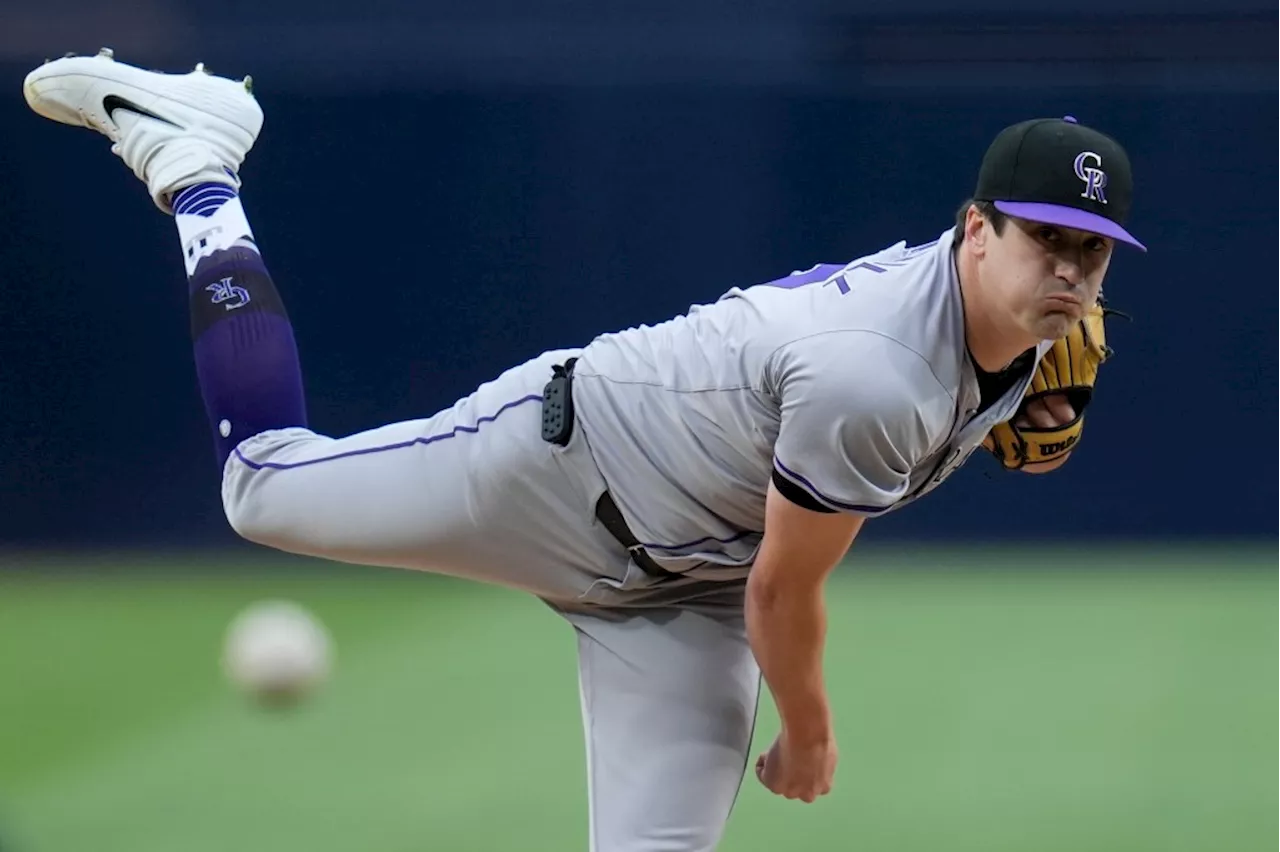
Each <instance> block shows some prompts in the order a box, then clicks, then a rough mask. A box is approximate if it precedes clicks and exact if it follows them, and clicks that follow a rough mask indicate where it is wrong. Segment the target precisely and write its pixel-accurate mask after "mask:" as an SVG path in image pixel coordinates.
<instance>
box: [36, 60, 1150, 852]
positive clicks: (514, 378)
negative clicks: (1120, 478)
mask: <svg viewBox="0 0 1280 852" xmlns="http://www.w3.org/2000/svg"><path fill="white" fill-rule="evenodd" d="M24 93H25V95H26V99H27V102H28V103H29V104H30V106H31V108H32V109H33V110H35V111H36V112H37V113H39V114H40V115H42V116H45V117H47V118H50V119H53V120H54V121H59V122H62V123H64V124H71V125H78V126H84V127H88V128H91V129H93V130H96V131H98V132H99V133H101V134H103V135H105V136H106V137H108V138H109V139H110V140H111V141H112V142H113V143H114V145H113V148H112V150H113V151H114V153H116V154H117V155H118V156H119V157H120V158H121V159H122V160H123V161H124V162H125V164H126V165H128V166H129V167H130V168H131V169H132V170H133V171H134V173H135V174H136V175H137V176H138V177H139V178H140V179H141V180H142V181H143V182H145V183H146V185H147V189H148V191H149V193H150V195H151V198H152V199H153V201H154V203H155V205H156V206H157V207H158V208H159V209H160V210H161V211H163V212H164V213H166V214H168V215H171V216H172V217H173V219H174V222H175V223H176V226H177V232H178V238H179V241H180V248H181V252H182V259H183V262H184V264H185V268H186V276H187V282H188V293H189V304H190V323H191V330H192V338H193V343H194V347H195V363H196V374H197V378H198V380H199V384H200V389H201V392H202V395H203V398H204V404H205V408H206V410H207V412H208V417H209V423H210V427H211V429H212V433H213V440H214V443H215V447H216V451H217V458H218V461H219V463H220V466H221V471H222V499H223V503H224V506H225V509H226V515H227V519H228V521H229V522H230V524H231V526H232V527H233V528H234V529H235V530H236V532H237V533H239V534H240V535H242V536H244V537H245V538H247V539H249V540H251V541H254V542H258V543H261V544H263V545H266V546H268V547H273V548H278V549H280V550H284V551H289V552H291V553H299V554H309V555H313V556H318V557H323V558H325V559H331V560H338V561H342V562H349V563H359V564H366V565H378V566H395V567H400V568H407V569H414V570H422V571H431V572H436V573H440V574H449V575H454V576H458V577H466V578H470V579H473V580H478V581H482V582H487V583H494V584H498V585H501V586H505V587H509V588H516V589H523V590H525V591H527V592H528V593H530V594H532V595H535V596H537V597H538V598H540V599H542V600H544V601H546V602H547V603H548V604H549V605H550V607H551V608H552V609H553V610H555V611H556V612H558V613H560V614H561V615H562V616H563V617H564V618H565V619H567V620H568V621H569V622H570V623H571V624H572V625H573V627H574V628H575V629H576V631H577V636H578V652H579V661H578V664H579V673H580V685H581V699H582V713H583V721H584V726H585V731H586V737H587V760H588V766H587V778H588V789H589V792H590V811H589V812H590V826H589V838H590V848H591V849H592V850H594V852H643V850H659V849H661V850H684V851H685V852H694V850H709V849H712V848H714V847H715V846H716V844H717V842H718V840H719V838H720V836H721V834H722V831H723V829H724V825H725V821H726V820H727V819H728V817H729V813H730V810H731V809H732V807H733V803H734V800H735V798H736V796H737V792H738V789H739V786H740V784H741V781H742V778H743V776H744V774H745V770H746V768H747V766H748V765H749V763H750V762H749V753H748V752H749V748H750V744H751V736H752V727H753V724H754V719H755V711H756V704H757V694H758V691H759V686H760V684H761V682H762V679H763V683H764V684H765V685H766V686H767V688H768V690H769V692H770V694H771V697H772V699H773V701H774V702H775V704H776V706H777V709H778V712H779V714H780V717H781V721H782V727H781V733H780V735H779V736H778V738H777V739H776V741H775V742H774V743H773V745H772V746H771V747H770V748H769V749H768V750H767V751H766V752H765V753H764V754H763V755H760V756H759V757H758V759H757V760H756V761H755V762H754V771H755V775H756V777H757V779H758V780H759V781H760V783H762V784H763V785H764V786H765V787H767V788H768V789H769V790H771V791H773V792H775V793H777V794H779V795H782V796H785V797H787V798H791V799H798V800H802V801H805V802H812V801H813V800H814V799H816V798H817V797H819V796H822V795H824V794H826V793H827V792H828V791H829V790H830V789H831V785H832V779H833V777H834V774H835V770H836V761H837V748H836V741H835V737H834V734H833V727H832V722H831V708H830V706H829V704H828V700H827V693H826V688H825V680H824V678H825V676H824V672H823V669H822V654H823V643H824V629H825V620H824V619H825V615H824V612H825V611H824V603H823V590H824V584H825V580H826V578H827V577H828V576H829V575H830V573H831V572H832V571H833V569H834V568H835V567H836V565H837V564H838V563H839V562H840V561H841V560H842V558H843V557H844V555H845V553H846V551H847V550H848V549H849V547H850V545H851V544H852V542H853V540H854V538H855V537H856V536H857V534H858V531H859V530H860V529H861V528H862V526H863V524H864V523H865V522H866V520H867V519H868V518H875V517H877V516H879V515H883V514H885V513H886V512H890V511H893V510H895V509H899V508H901V507H903V506H906V505H907V504H909V503H911V502H913V501H915V500H918V499H920V498H921V497H923V496H925V495H926V494H928V493H929V492H931V491H932V490H933V489H935V488H937V487H938V486H939V485H940V484H941V483H942V482H943V481H944V480H945V479H946V478H947V477H948V476H949V475H950V474H951V473H952V472H953V471H955V470H956V469H957V468H958V467H960V466H961V465H962V464H964V462H965V461H966V460H967V459H968V458H969V457H970V455H971V454H972V453H973V452H974V451H975V450H977V449H978V448H979V447H983V446H985V447H986V449H987V450H989V451H990V452H992V453H993V454H994V455H995V456H996V457H997V458H998V459H999V461H1000V463H1001V464H1003V466H1004V467H1006V468H1009V469H1018V470H1023V471H1029V472H1042V471H1046V470H1051V469H1053V468H1054V467H1057V466H1058V465H1060V464H1062V463H1063V462H1064V461H1065V460H1066V459H1067V457H1068V456H1069V455H1070V454H1071V453H1072V452H1073V451H1074V450H1075V448H1076V446H1077V445H1078V441H1079V439H1080V436H1081V434H1082V429H1083V416H1084V411H1085V409H1086V406H1087V405H1088V404H1089V402H1090V399H1091V394H1092V389H1093V385H1094V382H1095V379H1096V376H1097V371H1098V368H1099V366H1100V365H1101V364H1102V363H1103V362H1104V360H1105V359H1106V357H1107V355H1108V354H1109V351H1110V350H1109V349H1108V348H1107V346H1106V340H1105V334H1104V328H1103V318H1104V310H1103V308H1102V303H1101V301H1100V292H1101V287H1102V282H1103V278H1104V276H1105V275H1106V272H1107V267H1108V264H1109V263H1110V260H1111V256H1112V251H1113V249H1114V248H1115V246H1116V244H1117V243H1128V244H1130V245H1132V246H1135V247H1137V248H1139V249H1141V248H1142V246H1141V244H1140V243H1138V241H1137V240H1136V239H1134V237H1132V236H1131V235H1130V234H1129V232H1128V231H1127V230H1125V226H1124V224H1125V221H1126V218H1127V215H1128V212H1129V208H1130V202H1131V198H1132V190H1133V187H1132V183H1133V181H1132V177H1131V173H1130V165H1129V160H1128V157H1127V156H1126V154H1125V152H1124V150H1123V149H1122V148H1121V147H1120V145H1119V144H1117V143H1116V142H1115V141H1114V140H1113V139H1111V138H1110V137H1108V136H1106V135H1104V134H1103V133H1101V132H1098V131H1096V130H1093V129H1090V128H1088V127H1086V126H1084V125H1082V124H1080V123H1078V122H1076V121H1075V120H1074V119H1072V118H1070V117H1068V118H1065V119H1056V118H1053V119H1035V120H1031V121H1024V122H1021V123H1018V124H1014V125H1012V126H1010V127H1008V128H1006V129H1004V130H1003V131H1001V132H1000V133H999V134H998V135H997V136H996V137H995V140H994V142H993V143H992V144H991V146H990V148H989V149H988V150H987V152H986V155H985V157H984V158H983V159H982V162H981V167H980V169H979V171H978V176H977V182H976V188H975V190H974V193H973V198H972V199H971V200H969V201H967V202H965V203H964V204H963V205H961V206H960V208H959V211H958V213H957V215H956V218H955V221H954V223H953V224H952V223H949V224H948V226H947V227H946V228H945V229H944V230H942V231H941V232H940V233H938V234H937V238H936V239H934V240H932V241H930V242H926V243H924V244H922V245H911V246H908V245H907V244H906V243H903V242H898V243H896V244H894V245H890V246H888V247H887V248H884V249H882V250H880V251H876V252H874V253H872V254H869V255H866V256H864V257H860V258H858V259H857V260H854V261H852V262H849V263H841V264H819V265H817V266H814V267H812V268H810V269H808V270H806V271H803V272H797V273H793V274H791V275H790V276H787V277H784V278H782V279H779V280H774V281H768V282H765V283H758V284H753V285H752V286H744V287H741V288H734V289H732V290H730V291H729V292H727V293H725V294H724V295H723V296H722V297H721V298H719V299H718V300H716V301H715V302H714V303H711V304H705V305H698V306H695V307H693V308H691V309H690V310H689V311H688V312H687V313H686V314H683V315H681V316H677V317H674V318H673V319H671V320H669V321H667V322H664V323H661V324H658V325H655V326H651V327H650V326H643V327H639V328H632V329H628V330H625V331H621V332H618V333H613V334H603V335H601V336H599V337H597V338H596V339H594V340H592V341H590V342H588V343H587V345H585V346H575V347H566V348H565V349H562V350H556V351H550V352H545V353H543V354H541V355H538V356H537V357H535V358H532V359H531V360H529V361H527V362H526V363H523V364H520V365H517V366H514V367H512V368H511V369H509V370H507V371H506V372H504V373H502V374H501V375H499V376H497V377H496V378H494V379H493V380H492V381H489V382H486V383H485V384H482V385H481V386H480V387H478V388H477V389H476V390H475V391H474V392H473V393H471V394H469V395H467V396H466V397H464V398H462V399H460V400H458V401H457V402H456V403H455V404H454V405H453V406H451V407H450V408H447V409H445V410H443V411H440V412H438V413H436V414H434V415H432V416H429V417H424V418H422V419H419V420H412V421H408V422H401V423H392V424H389V425H384V426H381V427H378V428H373V429H370V430H369V431H366V432H361V433H359V434H354V435H347V436H342V437H332V436H329V435H325V434H323V433H322V432H318V431H316V430H314V429H313V428H312V427H311V425H310V423H309V421H308V418H307V411H306V405H305V399H304V395H303V390H302V378H301V370H300V366H299V357H298V352H297V347H296V345H295V341H294V335H293V329H292V326H291V324H290V319H289V315H288V313H287V312H286V310H285V305H284V301H283V299H282V298H281V295H280V292H279V291H278V290H277V287H276V285H275V283H274V282H273V279H272V277H271V275H270V274H269V273H268V271H267V267H266V265H265V263H264V260H263V254H262V251H261V249H260V247H259V244H258V241H257V238H256V236H255V233H254V231H253V230H252V229H251V228H250V226H249V222H248V220H247V219H246V216H245V211H244V208H243V207H242V205H241V199H240V190H241V182H240V178H239V176H238V171H239V168H240V166H241V163H242V161H243V160H244V158H245V155H246V154H247V153H248V152H249V150H250V148H251V147H252V146H253V144H254V142H255V140H256V139H257V137H258V134H259V131H260V130H261V127H262V122H263V115H262V112H261V110H260V108H259V106H258V103H257V102H256V100H255V99H254V97H253V95H252V94H251V91H250V81H249V79H248V78H245V79H244V80H240V81H236V80H230V79H224V78H221V77H217V76H213V75H211V74H208V73H206V72H205V71H204V69H203V67H202V66H197V67H196V70H195V71H192V72H190V73H187V74H172V75H171V74H163V73H158V72H153V71H147V70H143V69H139V68H135V67H132V66H129V65H126V64H124V63H121V62H116V61H115V60H114V59H113V57H112V55H111V52H110V51H109V50H106V49H104V50H103V51H102V52H101V53H100V54H99V55H97V56H91V57H74V56H72V57H68V58H64V59H60V60H57V61H54V62H50V63H47V64H45V65H43V66H41V67H40V68H37V69H36V70H34V71H33V72H32V73H31V74H30V75H29V76H28V77H27V79H26V81H25V83H24Z"/></svg>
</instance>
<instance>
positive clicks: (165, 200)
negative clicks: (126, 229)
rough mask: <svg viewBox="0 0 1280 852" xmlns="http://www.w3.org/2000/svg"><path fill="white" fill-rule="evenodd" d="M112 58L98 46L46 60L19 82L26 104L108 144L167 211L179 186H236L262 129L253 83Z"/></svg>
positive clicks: (201, 67)
mask: <svg viewBox="0 0 1280 852" xmlns="http://www.w3.org/2000/svg"><path fill="white" fill-rule="evenodd" d="M113 56H114V55H113V54H112V52H111V49H110V48H106V47H104V48H102V50H100V51H99V52H98V54H97V55H96V56H74V55H68V56H64V57H63V58H62V59H55V60H53V61H52V62H46V63H45V64H44V65H41V66H40V67H39V68H37V69H35V70H34V71H32V72H31V73H30V74H28V75H27V78H26V80H24V81H23V84H22V93H23V95H24V96H26V99H27V104H28V105H29V106H30V107H31V108H32V109H33V110H35V111H36V112H37V113H39V114H40V115H42V116H44V117H45V118H48V119H52V120H53V121H58V122H61V123H62V124H71V125H75V126H78V127H88V128H90V129H93V130H96V131H98V132H99V133H101V134H102V135H104V136H106V137H107V138H108V139H110V140H111V141H112V142H114V143H115V144H114V145H113V146H112V147H111V151H112V153H114V154H115V155H116V156H118V157H120V159H122V160H124V162H125V164H126V165H127V166H129V168H131V169H133V173H134V174H136V175H137V176H138V177H139V178H141V179H142V180H143V181H145V182H146V184H147V189H148V190H149V191H150V192H151V197H152V199H154V200H155V203H156V206H158V207H159V208H160V209H161V210H164V211H165V212H166V213H171V212H172V208H171V207H170V204H169V198H170V196H171V195H172V194H173V193H174V192H176V191H177V190H179V189H182V188H183V187H186V186H191V185H193V184H197V183H225V184H230V185H232V186H235V187H237V188H239V186H240V178H239V177H238V175H237V172H238V171H239V169H240V164H241V163H243V162H244V158H245V155H246V154H248V153H249V149H250V148H252V147H253V143H254V141H255V140H256V139H257V138H258V133H259V132H260V131H261V130H262V108H261V107H259V106H258V102H257V100H256V99H255V98H254V97H253V95H252V94H251V92H250V87H251V85H252V82H251V80H250V79H249V78H248V77H246V78H245V79H244V80H239V81H237V80H228V79H226V78H224V77H217V76H214V75H213V74H210V73H209V72H208V71H206V70H205V68H204V63H200V64H198V65H197V66H196V68H195V70H194V71H191V72H189V73H187V74H162V73H160V72H158V71H144V70H143V69H141V68H135V67H134V66H132V65H126V64H125V63H123V62H116V61H115V59H114V58H113Z"/></svg>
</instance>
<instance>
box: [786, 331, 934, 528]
mask: <svg viewBox="0 0 1280 852" xmlns="http://www.w3.org/2000/svg"><path fill="white" fill-rule="evenodd" d="M770 367H771V378H772V383H773V386H774V388H775V392H776V393H777V394H778V395H779V397H780V399H781V410H782V422H781V425H780V427H779V431H778V440H777V442H776V444H775V445H774V459H773V464H774V471H775V474H776V475H778V476H781V477H783V478H785V479H786V480H787V481H789V482H791V483H792V484H794V485H795V486H797V487H798V488H799V489H802V490H803V491H804V492H805V493H806V494H808V495H809V496H810V497H812V498H813V499H814V500H815V501H817V502H818V503H820V504H821V505H823V506H826V507H828V508H830V509H834V510H837V511H841V512H849V513H853V514H858V515H863V516H874V515H878V514H882V513H884V512H886V511H888V510H889V509H890V508H892V507H893V504H894V503H896V502H898V501H899V500H901V499H902V498H903V497H906V496H907V491H908V489H909V487H910V478H911V471H912V469H913V468H914V467H916V465H917V464H919V463H920V462H921V461H922V460H923V459H924V458H925V457H926V456H928V455H929V454H930V452H931V450H932V447H933V445H934V444H935V442H936V441H937V440H938V439H940V438H941V437H944V436H945V430H946V427H947V424H948V423H949V422H950V418H951V414H952V412H953V411H954V407H955V401H954V399H953V398H952V397H951V395H950V394H949V393H948V392H947V391H946V389H945V388H944V387H943V386H942V385H941V383H939V381H938V380H937V378H935V377H934V375H933V371H932V370H931V369H930V368H929V365H928V363H927V362H926V361H925V360H924V359H923V358H922V357H921V356H920V355H918V354H916V353H915V352H913V351H911V350H910V349H908V348H906V347H905V346H903V345H902V344H900V343H898V342H897V341H895V340H892V339H890V338H887V337H884V336H882V335H879V334H877V333H874V332H869V331H838V332H828V333H825V334H817V335H813V336H811V337H806V338H802V339H800V340H797V341H794V342H792V343H789V344H787V345H786V346H783V347H782V348H780V349H779V350H778V351H777V352H775V353H774V356H773V359H772V361H771V365H770Z"/></svg>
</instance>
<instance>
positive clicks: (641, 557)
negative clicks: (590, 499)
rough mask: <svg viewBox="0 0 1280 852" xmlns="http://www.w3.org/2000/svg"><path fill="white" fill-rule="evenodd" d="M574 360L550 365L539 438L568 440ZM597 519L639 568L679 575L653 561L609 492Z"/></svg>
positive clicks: (667, 575) (660, 574)
mask: <svg viewBox="0 0 1280 852" xmlns="http://www.w3.org/2000/svg"><path fill="white" fill-rule="evenodd" d="M577 360H578V359H577V358H570V359H569V360H568V361H566V362H565V364H564V366H563V367H562V366H560V365H556V366H555V367H554V368H552V376H551V381H549V382H547V386H546V387H545V388H544V389H543V391H542V438H543V440H545V441H549V442H550V443H553V444H559V445H560V446H562V447H564V446H567V445H568V443H569V439H570V438H572V437H573V427H574V413H573V392H572V388H573V367H574V364H575V363H577ZM596 518H597V519H598V520H599V521H600V524H601V525H602V526H603V527H604V528H605V529H606V530H608V531H609V535H611V536H613V537H614V538H615V539H617V540H618V543H619V544H621V545H622V546H623V547H625V548H626V549H627V552H628V553H630V554H631V560H632V561H633V562H635V563H636V565H637V566H638V567H639V568H640V570H641V571H644V572H645V573H646V574H648V575H650V576H651V577H660V578H663V579H671V578H673V577H679V576H680V575H679V574H678V573H676V572H674V571H668V570H667V569H666V568H663V567H662V566H661V565H659V564H658V563H657V562H655V561H654V560H653V557H652V556H650V555H649V553H648V551H646V550H645V549H644V545H642V544H641V543H640V540H639V539H638V538H636V537H635V534H634V533H633V532H631V528H630V527H628V526H627V522H626V520H625V519H623V517H622V511H621V510H620V509H618V504H617V503H615V502H614V501H613V497H612V496H610V495H609V492H608V491H606V492H604V493H603V494H601V495H600V499H599V500H597V501H596Z"/></svg>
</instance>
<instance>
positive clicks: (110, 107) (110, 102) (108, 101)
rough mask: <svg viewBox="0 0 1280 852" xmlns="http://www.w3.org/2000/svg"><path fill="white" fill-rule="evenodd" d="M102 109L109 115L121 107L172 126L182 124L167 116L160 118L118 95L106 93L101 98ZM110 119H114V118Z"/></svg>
mask: <svg viewBox="0 0 1280 852" xmlns="http://www.w3.org/2000/svg"><path fill="white" fill-rule="evenodd" d="M102 109H103V110H104V111H105V112H106V113H107V115H111V114H112V113H113V112H115V111H116V110H118V109H122V110H126V111H128V112H136V113H137V114H138V115H144V116H146V117H147V118H154V119H155V120H156V121H161V122H164V123H165V124H168V125H170V126H172V127H181V126H182V125H180V124H178V123H176V122H173V121H170V120H169V119H167V118H162V117H160V116H158V115H156V114H155V113H154V112H152V111H151V110H149V109H144V108H142V107H140V106H138V105H137V104H135V103H134V102H133V101H130V100H126V99H125V98H122V97H120V96H119V95H107V96H106V97H105V98H103V99H102ZM112 120H113V121H114V118H113V119H112Z"/></svg>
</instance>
